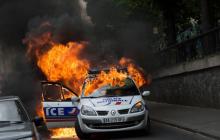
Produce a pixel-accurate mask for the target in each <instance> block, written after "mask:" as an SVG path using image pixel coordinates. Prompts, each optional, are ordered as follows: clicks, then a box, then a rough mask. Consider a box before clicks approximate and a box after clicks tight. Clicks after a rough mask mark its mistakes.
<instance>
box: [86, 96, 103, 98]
mask: <svg viewBox="0 0 220 140" xmlns="http://www.w3.org/2000/svg"><path fill="white" fill-rule="evenodd" d="M82 98H99V97H94V96H87V97H82Z"/></svg>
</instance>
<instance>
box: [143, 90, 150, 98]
mask: <svg viewBox="0 0 220 140" xmlns="http://www.w3.org/2000/svg"><path fill="white" fill-rule="evenodd" d="M149 95H150V91H144V92H143V93H142V96H144V97H146V96H149Z"/></svg>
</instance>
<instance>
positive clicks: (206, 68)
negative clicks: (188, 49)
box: [150, 55, 220, 108]
mask: <svg viewBox="0 0 220 140" xmlns="http://www.w3.org/2000/svg"><path fill="white" fill-rule="evenodd" d="M210 60H212V61H210ZM207 62H211V63H207ZM218 63H219V64H220V55H215V56H211V57H209V58H204V59H200V60H196V61H193V62H190V63H185V64H180V65H178V66H173V67H171V68H166V69H163V70H160V71H158V72H156V74H155V75H154V78H153V82H152V84H151V86H150V89H151V92H152V95H151V97H150V99H151V100H155V101H159V102H167V103H174V104H183V105H192V106H201V107H212V108H220V65H218ZM192 64H193V65H192ZM197 64H199V66H200V67H198V66H197V67H195V65H197ZM181 65H182V66H181ZM175 67H176V69H175ZM180 67H182V68H180ZM169 70H170V71H169Z"/></svg>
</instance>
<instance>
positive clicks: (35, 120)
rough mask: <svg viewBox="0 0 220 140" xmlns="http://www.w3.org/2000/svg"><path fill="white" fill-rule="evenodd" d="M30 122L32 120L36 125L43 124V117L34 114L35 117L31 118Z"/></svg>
mask: <svg viewBox="0 0 220 140" xmlns="http://www.w3.org/2000/svg"><path fill="white" fill-rule="evenodd" d="M32 122H34V124H35V125H36V126H42V125H43V124H44V119H43V117H39V116H36V117H35V118H34V119H33V120H32Z"/></svg>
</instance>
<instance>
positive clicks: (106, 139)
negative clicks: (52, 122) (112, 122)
mask: <svg viewBox="0 0 220 140" xmlns="http://www.w3.org/2000/svg"><path fill="white" fill-rule="evenodd" d="M72 139H74V140H79V139H78V138H77V137H75V138H72ZM92 139H93V140H146V139H147V140H214V139H212V138H209V137H206V136H203V135H200V134H197V133H192V132H189V131H185V130H182V129H179V128H175V127H172V126H169V125H165V124H161V123H157V122H152V130H151V133H150V134H149V135H144V134H142V133H141V132H139V131H129V132H118V133H103V134H94V135H93V136H92ZM63 140H64V139H63ZM65 140H66V139H65Z"/></svg>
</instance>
